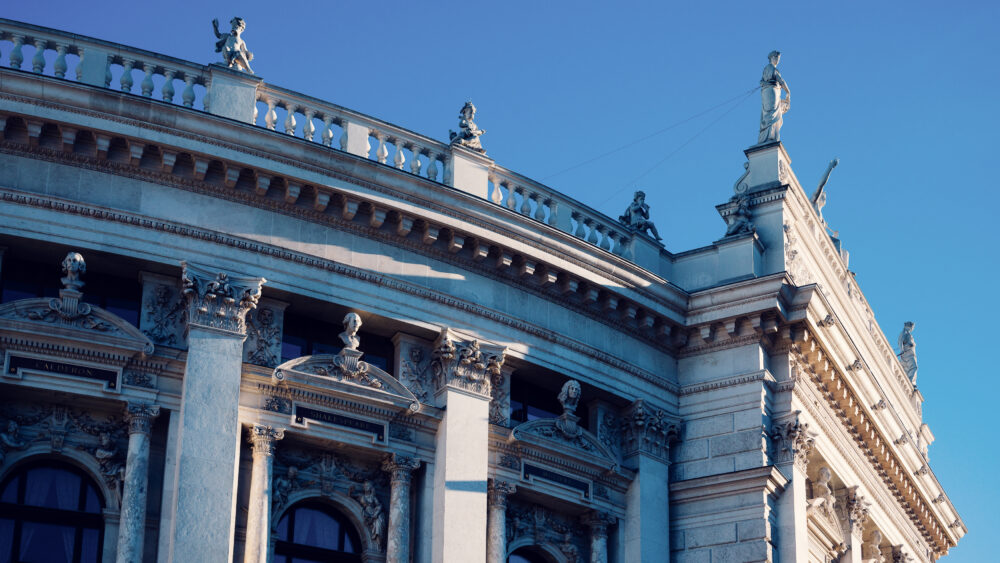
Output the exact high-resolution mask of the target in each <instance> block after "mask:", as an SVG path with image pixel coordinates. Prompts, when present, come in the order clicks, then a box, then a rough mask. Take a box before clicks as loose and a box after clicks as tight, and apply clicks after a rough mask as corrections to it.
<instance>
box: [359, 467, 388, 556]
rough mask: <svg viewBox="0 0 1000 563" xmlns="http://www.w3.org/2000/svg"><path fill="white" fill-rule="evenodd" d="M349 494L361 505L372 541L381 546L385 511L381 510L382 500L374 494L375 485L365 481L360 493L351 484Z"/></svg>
mask: <svg viewBox="0 0 1000 563" xmlns="http://www.w3.org/2000/svg"><path fill="white" fill-rule="evenodd" d="M351 496H353V497H354V499H355V500H357V501H358V504H360V505H361V508H362V513H363V514H364V516H365V525H367V526H368V532H369V534H370V535H371V538H372V543H374V544H375V545H378V546H381V545H382V537H383V536H384V535H385V512H383V511H382V502H381V501H379V500H378V497H376V496H375V485H374V484H372V482H371V481H365V482H364V484H363V485H362V487H361V492H360V493H359V492H357V491H356V490H355V488H354V485H351Z"/></svg>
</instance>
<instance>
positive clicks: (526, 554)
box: [507, 547, 549, 563]
mask: <svg viewBox="0 0 1000 563" xmlns="http://www.w3.org/2000/svg"><path fill="white" fill-rule="evenodd" d="M548 562H549V558H548V557H545V556H544V555H542V554H541V552H540V551H539V550H538V549H536V548H533V547H521V548H518V549H517V550H516V551H515V552H514V553H511V554H510V557H508V558H507V563H548Z"/></svg>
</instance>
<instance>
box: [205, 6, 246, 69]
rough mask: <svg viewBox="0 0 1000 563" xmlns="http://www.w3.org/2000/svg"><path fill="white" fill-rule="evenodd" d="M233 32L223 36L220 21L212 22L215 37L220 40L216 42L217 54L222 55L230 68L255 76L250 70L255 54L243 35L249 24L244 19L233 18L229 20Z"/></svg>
mask: <svg viewBox="0 0 1000 563" xmlns="http://www.w3.org/2000/svg"><path fill="white" fill-rule="evenodd" d="M229 25H230V26H232V30H231V31H230V32H229V33H226V34H223V33H221V32H220V31H219V20H217V19H214V20H212V28H213V29H214V30H215V36H216V37H217V38H218V39H219V40H218V41H216V42H215V52H216V53H222V58H223V60H224V61H225V63H226V65H227V66H228V67H229V68H234V67H235V68H236V69H238V70H242V71H244V72H249V73H250V74H253V70H252V69H251V68H250V61H252V60H253V53H251V52H250V49H247V44H246V43H244V42H243V38H242V37H241V34H242V33H243V31H244V30H246V28H247V22H246V21H244V20H243V18H233V19H231V20H229Z"/></svg>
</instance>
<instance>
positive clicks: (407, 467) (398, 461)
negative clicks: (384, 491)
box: [382, 454, 420, 482]
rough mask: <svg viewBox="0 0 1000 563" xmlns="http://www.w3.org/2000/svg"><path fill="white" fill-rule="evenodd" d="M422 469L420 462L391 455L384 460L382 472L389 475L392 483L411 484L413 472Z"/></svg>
mask: <svg viewBox="0 0 1000 563" xmlns="http://www.w3.org/2000/svg"><path fill="white" fill-rule="evenodd" d="M419 467H420V460H419V459H414V458H412V457H407V456H403V455H399V454H389V455H388V456H386V458H385V459H384V460H382V471H385V472H386V473H388V474H389V480H390V481H391V482H396V481H406V482H409V480H410V477H411V474H412V473H413V471H414V470H415V469H417V468H419Z"/></svg>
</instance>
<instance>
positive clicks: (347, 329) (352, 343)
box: [339, 313, 361, 350]
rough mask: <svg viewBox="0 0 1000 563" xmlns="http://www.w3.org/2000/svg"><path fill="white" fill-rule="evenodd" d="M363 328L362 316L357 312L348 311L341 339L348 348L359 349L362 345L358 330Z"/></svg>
mask: <svg viewBox="0 0 1000 563" xmlns="http://www.w3.org/2000/svg"><path fill="white" fill-rule="evenodd" d="M360 329H361V317H360V316H359V315H358V314H357V313H347V315H346V316H344V332H341V333H340V335H339V336H340V341H341V342H343V343H344V348H345V349H347V350H357V349H358V346H360V345H361V337H359V336H358V330H360Z"/></svg>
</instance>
